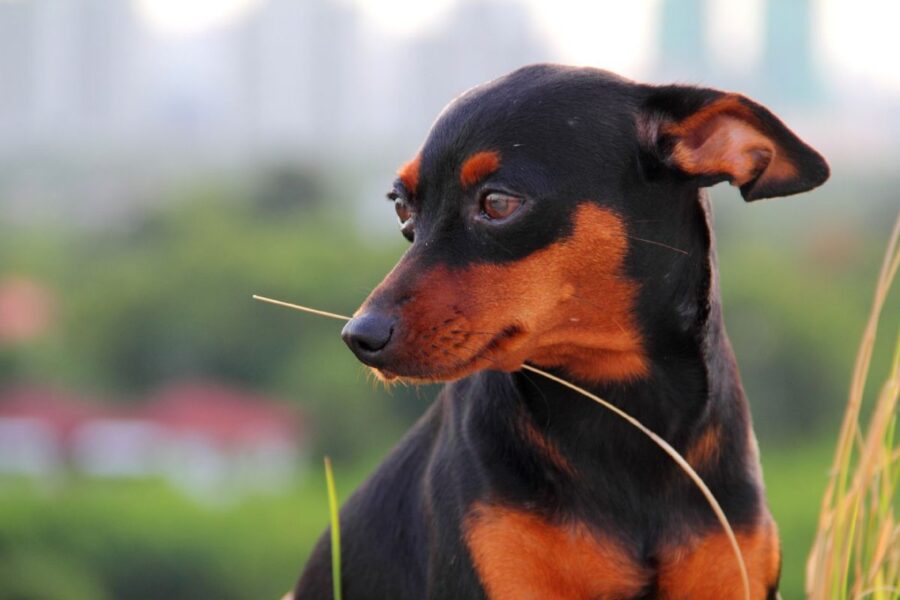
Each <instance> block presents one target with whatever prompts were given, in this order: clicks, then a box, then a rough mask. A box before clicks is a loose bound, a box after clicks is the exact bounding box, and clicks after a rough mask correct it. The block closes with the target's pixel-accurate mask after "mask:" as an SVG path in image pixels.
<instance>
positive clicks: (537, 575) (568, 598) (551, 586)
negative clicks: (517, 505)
mask: <svg viewBox="0 0 900 600" xmlns="http://www.w3.org/2000/svg"><path fill="white" fill-rule="evenodd" d="M464 531H465V539H466V543H467V545H468V547H469V551H470V553H471V555H472V560H473V562H474V564H475V570H476V571H477V572H478V576H479V578H480V579H481V583H482V585H483V586H484V588H485V591H486V592H487V595H488V597H489V598H490V599H491V600H531V599H533V600H606V599H609V600H613V599H620V598H629V597H632V596H635V595H637V594H639V593H640V592H641V591H642V590H643V588H644V586H645V585H646V584H647V583H648V582H649V581H650V575H649V573H648V572H647V569H645V568H644V567H642V566H641V565H639V564H638V563H637V562H636V561H635V560H634V559H633V558H632V556H631V555H630V554H629V552H628V551H627V550H626V549H625V548H624V547H623V546H622V545H621V544H619V543H618V542H617V541H615V540H613V539H611V538H604V537H602V536H598V535H596V534H594V533H592V532H590V531H588V529H587V528H586V527H584V526H583V525H578V524H573V525H556V524H553V523H548V522H547V521H545V520H544V519H542V518H541V517H539V516H537V515H534V514H531V513H528V512H525V511H521V510H516V509H511V508H506V507H499V506H491V505H487V504H479V505H476V507H475V508H474V510H473V511H472V512H471V513H470V514H469V516H468V517H467V518H466V521H465V525H464Z"/></svg>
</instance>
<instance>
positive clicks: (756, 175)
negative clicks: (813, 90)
mask: <svg viewBox="0 0 900 600" xmlns="http://www.w3.org/2000/svg"><path fill="white" fill-rule="evenodd" d="M648 89H649V96H648V98H647V100H646V101H645V103H644V104H643V106H642V107H641V109H640V111H639V114H638V118H637V130H638V136H639V138H640V142H641V147H642V151H643V155H644V159H645V160H649V161H651V162H652V163H653V167H652V168H651V169H650V171H653V170H659V168H660V167H662V168H663V169H667V170H668V169H672V170H674V171H675V172H676V173H677V174H678V175H679V176H682V177H690V178H695V179H696V180H697V182H698V184H699V185H701V186H706V185H712V184H714V183H718V182H720V181H729V182H730V183H731V185H734V186H737V187H739V188H740V190H741V195H743V197H744V200H746V201H748V202H750V201H751V200H759V199H760V198H771V197H773V196H787V195H789V194H796V193H799V192H805V191H807V190H811V189H812V188H814V187H816V186H818V185H821V184H822V183H824V182H825V180H826V179H828V175H829V169H828V164H827V163H826V162H825V159H824V158H822V156H821V155H819V153H818V152H816V151H815V150H813V149H812V148H810V147H809V146H808V145H807V144H805V143H804V142H803V141H802V140H800V138H798V137H797V136H796V135H794V133H793V132H792V131H791V130H790V129H788V128H787V127H786V126H785V124H784V123H782V122H781V120H779V119H778V117H776V116H775V115H773V114H772V113H771V112H770V111H769V110H768V109H766V108H765V107H764V106H761V105H759V104H757V103H756V102H753V101H752V100H750V99H748V98H746V97H744V96H741V95H739V94H728V93H724V92H719V91H716V90H710V89H704V88H694V87H686V86H663V87H653V88H648Z"/></svg>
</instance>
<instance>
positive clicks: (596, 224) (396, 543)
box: [294, 65, 828, 600]
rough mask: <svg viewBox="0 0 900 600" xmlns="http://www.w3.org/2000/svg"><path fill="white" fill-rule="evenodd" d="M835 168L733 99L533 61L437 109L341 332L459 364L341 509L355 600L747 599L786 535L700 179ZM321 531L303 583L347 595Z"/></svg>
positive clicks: (788, 188) (757, 191)
mask: <svg viewBox="0 0 900 600" xmlns="http://www.w3.org/2000/svg"><path fill="white" fill-rule="evenodd" d="M827 178H828V166H827V165H826V163H825V161H824V160H823V159H822V157H821V156H819V154H817V153H816V152H815V151H814V150H813V149H811V148H810V147H809V146H807V145H806V144H805V143H803V142H802V141H801V140H800V139H798V138H797V137H796V136H795V135H794V134H793V133H792V132H791V131H789V130H788V129H787V128H786V127H785V126H784V124H782V123H781V121H779V120H778V118H776V117H775V116H774V115H773V114H772V113H770V112H769V111H768V110H766V109H765V108H764V107H762V106H760V105H759V104H756V103H754V102H753V101H751V100H748V99H747V98H745V97H743V96H739V95H736V94H728V93H723V92H719V91H715V90H711V89H699V88H695V87H682V86H662V87H657V86H650V85H641V84H637V83H634V82H631V81H628V80H626V79H622V78H620V77H617V76H615V75H613V74H611V73H608V72H604V71H599V70H595V69H582V68H568V67H562V66H555V65H536V66H530V67H525V68H523V69H520V70H518V71H515V72H514V73H511V74H510V75H507V76H505V77H502V78H500V79H497V80H495V81H492V82H490V83H487V84H485V85H483V86H480V87H477V88H475V89H473V90H471V91H469V92H467V93H466V94H464V95H463V96H461V97H460V98H458V99H457V100H455V101H454V102H453V103H452V104H451V105H450V106H449V107H448V108H447V109H446V110H444V112H443V113H442V114H441V115H440V117H439V118H438V120H437V122H436V123H435V125H434V127H433V128H432V130H431V133H430V134H429V136H428V138H427V140H426V141H425V144H424V146H423V147H422V149H421V152H420V153H419V154H418V155H417V156H416V157H415V158H414V159H413V160H412V161H411V162H410V163H409V164H407V165H405V166H404V167H403V168H401V170H400V172H399V179H398V180H397V181H396V183H395V184H394V189H393V191H392V192H391V193H390V194H389V197H390V198H391V199H392V200H393V201H394V203H395V206H396V211H397V214H398V215H399V217H400V221H401V227H402V231H403V235H404V236H406V237H407V238H408V239H409V240H410V241H411V242H412V246H411V247H410V248H409V250H408V251H407V252H406V254H405V255H404V256H403V258H402V259H401V260H400V262H399V264H398V265H397V266H396V267H395V268H394V270H393V271H392V272H391V273H390V274H389V275H388V276H387V278H386V279H385V280H384V282H383V283H382V284H381V285H379V286H378V288H377V289H376V290H375V291H374V292H372V294H371V296H370V297H369V298H368V299H367V300H366V302H365V303H364V304H363V306H362V307H361V308H360V309H359V311H358V312H357V313H356V316H355V318H354V319H353V320H352V321H350V322H349V323H348V324H347V326H346V327H345V329H344V332H343V336H344V339H345V340H346V342H347V344H348V345H349V346H350V348H351V349H352V350H353V352H354V353H355V354H356V356H357V357H359V359H360V360H361V361H363V362H364V363H366V364H367V365H369V366H371V367H372V368H373V369H375V370H376V371H377V372H378V373H379V374H381V375H382V376H383V377H385V378H388V379H391V378H396V377H400V378H406V379H411V380H429V381H435V380H439V381H451V382H452V383H449V384H447V385H446V386H445V387H444V388H443V391H442V393H441V394H440V396H439V398H438V399H437V400H436V402H435V403H434V405H433V406H432V407H431V408H430V409H429V411H428V412H427V414H426V415H425V416H424V417H423V418H422V419H421V420H420V421H419V423H418V424H417V425H416V426H415V427H414V428H413V429H412V431H410V432H409V434H408V435H407V436H406V437H405V438H404V440H403V441H402V442H401V443H400V444H399V446H397V448H396V449H395V450H394V451H393V452H392V454H391V455H390V457H389V458H388V459H387V460H386V461H385V463H384V464H383V465H381V467H380V468H379V469H378V471H377V472H376V473H375V474H374V475H372V477H371V478H370V479H369V480H368V481H367V482H366V483H365V484H364V485H363V486H362V487H361V488H360V489H359V490H358V491H357V492H356V493H355V494H354V495H353V497H352V498H351V499H350V500H349V501H348V502H347V504H346V506H345V507H344V509H343V511H342V512H341V525H342V544H343V572H342V584H343V590H344V598H346V599H347V600H359V599H381V598H385V599H391V600H403V599H410V600H422V599H430V600H438V599H442V600H462V599H470V598H490V599H492V600H522V599H531V598H533V599H559V600H562V599H581V600H603V599H626V598H647V599H649V598H665V599H670V600H674V599H682V598H684V599H687V598H710V599H713V598H714V599H723V598H738V597H741V594H742V587H741V579H740V576H739V572H738V568H737V563H736V561H735V560H734V557H733V554H732V553H731V549H730V547H729V544H728V541H727V538H726V537H725V535H724V534H723V532H722V529H721V527H720V525H719V523H718V522H717V521H716V519H715V517H714V515H713V513H712V511H711V510H710V507H709V505H708V504H707V503H706V501H705V500H704V498H703V497H702V496H701V494H700V492H699V491H698V490H697V489H696V487H695V486H694V484H693V483H692V482H691V481H690V480H689V479H688V477H686V476H685V474H684V473H683V472H682V471H681V470H679V469H678V467H676V466H675V464H674V463H673V462H672V461H671V460H670V459H669V458H668V457H666V456H665V455H664V454H663V453H662V452H661V451H660V449H659V448H658V447H656V446H655V445H654V444H653V443H652V442H650V441H649V440H648V439H647V438H645V437H644V436H643V435H642V434H640V433H638V432H637V431H635V430H634V429H633V428H632V427H631V426H630V425H628V424H626V423H624V422H623V421H621V420H620V419H619V418H618V417H616V416H613V415H612V414H610V413H609V412H607V411H605V410H603V409H602V408H600V407H598V406H597V405H595V404H593V403H592V402H591V401H590V400H588V399H586V398H584V397H582V396H580V395H578V394H576V393H574V392H572V391H570V390H568V389H566V388H564V387H562V386H560V385H559V384H557V383H554V382H552V381H549V380H545V379H543V378H540V377H538V376H536V375H533V374H530V373H528V372H523V371H521V370H520V369H521V367H522V365H523V364H526V363H527V364H531V365H535V366H538V367H543V368H546V369H549V370H552V371H554V372H556V373H558V374H559V375H561V376H563V377H566V378H569V379H571V380H572V381H574V382H576V383H578V384H580V385H582V386H584V387H587V388H589V389H591V390H593V391H594V392H596V393H597V394H598V395H600V396H602V397H604V398H606V399H607V400H610V401H612V402H613V403H615V404H617V405H618V406H620V407H622V408H623V409H625V410H626V411H627V412H629V413H631V414H632V415H634V416H635V417H637V418H638V419H640V420H641V421H642V422H643V423H644V424H646V425H647V426H649V427H650V428H651V429H653V430H654V431H656V432H657V433H659V434H660V435H661V436H662V437H664V438H665V439H666V440H667V441H668V442H670V443H671V444H672V445H673V446H674V447H675V448H676V449H678V450H679V451H680V452H681V453H682V454H683V455H684V456H685V457H686V458H687V460H688V461H689V462H690V463H691V465H692V466H693V467H694V468H695V469H696V470H697V471H698V472H699V473H700V475H701V476H702V477H703V478H704V479H705V481H706V482H707V484H708V485H709V487H710V488H711V490H712V492H713V493H714V494H715V496H716V497H717V498H718V500H719V502H720V503H721V505H722V507H723V508H724V510H725V512H726V514H727V516H728V518H729V520H730V521H731V524H732V525H733V527H734V529H735V531H736V534H737V537H738V540H739V543H740V545H741V548H742V551H743V555H744V559H745V562H746V565H747V568H748V571H749V575H750V580H751V589H752V597H753V598H754V599H762V598H774V597H775V593H776V589H777V585H778V577H779V569H780V564H779V563H780V553H779V543H778V536H777V532H776V528H775V525H774V523H773V521H772V518H771V516H770V514H769V512H768V509H767V507H766V502H765V498H764V492H763V484H762V480H761V476H760V468H759V461H758V456H757V450H756V445H755V440H754V436H753V432H752V430H751V424H750V417H749V414H748V409H747V403H746V400H745V398H744V394H743V391H742V389H741V383H740V379H739V376H738V371H737V368H736V366H735V362H734V359H733V356H732V351H731V348H730V346H729V342H728V339H727V337H726V335H725V330H724V327H723V323H722V313H721V308H720V305H719V292H718V285H717V276H716V262H715V254H714V250H713V242H712V235H711V231H710V215H709V207H708V205H707V201H706V197H705V194H704V193H703V192H701V191H700V189H701V188H703V187H705V186H709V185H712V184H714V183H717V182H720V181H723V180H724V181H729V182H730V183H731V184H732V185H735V186H737V187H739V188H740V191H741V194H742V195H743V197H744V199H745V200H747V201H751V200H757V199H760V198H767V197H771V196H783V195H787V194H794V193H797V192H802V191H805V190H809V189H811V188H813V187H815V186H817V185H819V184H821V183H822V182H824V181H825V180H826V179H827ZM331 589H332V582H331V565H330V552H329V541H328V537H327V536H326V537H323V538H322V539H321V540H320V542H319V544H318V546H317V547H316V549H315V550H314V552H313V554H312V557H311V558H310V560H309V563H308V564H307V567H306V570H305V572H304V573H303V575H302V576H301V578H300V581H299V583H298V585H297V588H296V590H295V592H294V594H295V598H297V599H298V600H318V599H324V598H330V597H331Z"/></svg>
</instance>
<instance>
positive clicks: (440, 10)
mask: <svg viewBox="0 0 900 600" xmlns="http://www.w3.org/2000/svg"><path fill="white" fill-rule="evenodd" d="M263 1H264V0H136V2H137V5H138V8H139V11H140V14H141V15H142V18H143V19H144V20H145V21H146V22H147V23H148V24H149V25H150V26H151V27H153V28H154V29H156V30H157V31H158V32H160V33H164V34H171V35H189V34H191V33H198V32H202V31H203V30H205V29H210V28H215V27H219V26H222V25H225V24H228V23H230V22H233V21H235V20H238V19H240V18H242V17H243V16H244V15H246V14H248V13H249V12H251V11H252V10H253V9H254V7H255V5H257V4H259V3H261V2H263ZM336 1H340V2H349V3H353V4H355V5H357V6H358V8H359V9H360V10H361V13H362V14H363V16H364V18H365V20H366V22H367V24H368V25H370V26H372V27H374V28H377V29H379V30H381V31H383V32H384V33H385V34H386V35H387V36H411V35H419V34H425V33H427V31H428V29H429V28H431V27H434V26H436V25H437V24H439V23H440V19H441V17H442V15H443V14H444V13H445V11H447V10H448V9H449V8H450V7H451V6H452V5H453V4H454V2H455V1H457V0H428V1H427V2H426V1H423V0H336ZM782 1H784V0H782ZM525 2H526V3H527V4H529V5H530V6H531V8H532V10H533V13H534V16H535V23H536V24H537V26H538V27H539V28H540V29H542V30H543V33H544V34H545V35H546V37H547V39H548V41H549V42H550V43H551V44H553V45H554V46H555V48H556V49H557V50H558V51H559V54H560V56H561V58H562V59H563V60H565V61H567V62H571V63H573V64H592V65H596V66H602V67H603V68H607V69H610V70H613V71H617V72H619V73H622V74H624V75H629V76H639V75H640V74H641V71H642V69H643V68H644V67H645V66H646V65H647V62H648V60H649V58H650V52H651V50H652V47H651V44H650V40H652V39H654V38H655V35H656V23H655V15H656V13H657V11H658V9H659V6H660V2H661V0H634V1H631V2H623V1H622V0H591V1H585V0H553V1H552V2H548V1H546V0H525ZM709 2H710V15H711V24H710V26H711V33H712V44H713V48H714V49H715V57H713V59H714V60H718V61H721V62H723V63H726V64H729V65H733V66H734V67H735V68H738V69H740V68H742V67H746V68H749V66H750V65H751V64H752V63H753V60H754V58H755V57H757V56H758V55H759V52H760V39H761V31H762V25H763V0H709ZM814 21H815V25H814V27H815V34H814V35H815V39H816V44H817V46H818V47H817V50H818V52H817V55H818V57H819V61H820V66H822V67H823V71H824V72H825V73H826V76H827V77H829V78H831V79H832V80H837V81H851V82H860V83H865V84H867V85H873V86H875V87H876V88H882V89H884V90H885V91H891V92H894V93H900V68H898V66H897V57H900V36H898V35H896V31H895V28H896V24H897V23H898V22H900V2H894V1H892V0H814ZM387 39H390V37H388V38H387Z"/></svg>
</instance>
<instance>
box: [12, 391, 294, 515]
mask: <svg viewBox="0 0 900 600" xmlns="http://www.w3.org/2000/svg"><path fill="white" fill-rule="evenodd" d="M308 431H309V430H308V429H307V428H306V427H305V423H304V420H303V419H302V418H301V416H300V415H299V414H298V413H297V412H296V411H295V410H293V409H292V408H291V407H288V406H286V405H284V404H280V403H277V402H274V401H272V400H270V399H268V398H265V397H262V396H258V395H255V394H251V393H248V392H245V391H242V390H236V389H234V388H230V387H226V386H223V385H220V384H216V383H210V382H201V381H197V382H187V383H180V384H174V385H172V386H169V387H166V388H164V389H162V390H161V391H160V392H158V393H157V394H155V395H153V396H152V397H151V398H149V399H148V400H147V401H145V402H143V403H141V404H140V405H137V406H133V407H130V406H110V405H100V404H96V403H91V402H87V401H85V400H83V399H81V398H78V397H76V396H73V395H71V394H68V393H65V392H61V391H58V390H53V389H48V388H44V387H18V388H11V389H7V390H5V391H2V392H0V474H2V473H7V474H20V475H27V476H31V477H51V476H53V475H55V474H58V473H61V472H64V471H66V470H74V471H75V472H78V473H82V474H85V475H87V476H91V477H101V478H144V477H162V478H164V479H166V480H168V481H169V482H171V483H172V484H173V485H174V486H176V487H177V488H179V489H181V490H183V491H185V492H187V493H189V494H190V495H192V496H195V497H199V498H203V499H205V498H210V497H215V496H216V495H217V494H220V493H227V494H233V493H241V492H246V491H251V490H263V491H266V490H277V489H281V488H283V487H285V486H287V485H289V484H290V483H291V482H292V481H294V479H295V477H296V475H297V473H298V469H301V468H302V467H303V466H305V464H306V461H307V456H306V447H307V445H308V443H307V442H308V437H307V436H308Z"/></svg>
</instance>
